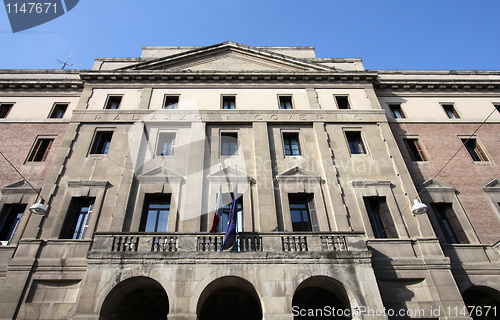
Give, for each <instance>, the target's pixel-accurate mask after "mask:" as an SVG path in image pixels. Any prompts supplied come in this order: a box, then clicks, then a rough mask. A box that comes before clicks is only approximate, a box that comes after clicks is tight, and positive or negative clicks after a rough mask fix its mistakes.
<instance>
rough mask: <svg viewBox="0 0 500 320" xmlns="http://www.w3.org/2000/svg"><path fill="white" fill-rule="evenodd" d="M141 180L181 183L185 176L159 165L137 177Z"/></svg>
mask: <svg viewBox="0 0 500 320" xmlns="http://www.w3.org/2000/svg"><path fill="white" fill-rule="evenodd" d="M137 180H139V181H140V182H165V183H166V182H174V183H179V182H181V181H182V180H184V177H183V176H182V175H180V174H179V173H177V172H175V171H172V170H170V169H168V168H165V167H163V166H161V167H157V168H155V169H153V170H150V171H148V172H146V173H143V174H141V175H139V176H138V177H137Z"/></svg>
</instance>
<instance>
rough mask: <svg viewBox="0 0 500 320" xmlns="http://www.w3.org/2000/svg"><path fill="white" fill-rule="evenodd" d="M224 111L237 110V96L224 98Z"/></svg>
mask: <svg viewBox="0 0 500 320" xmlns="http://www.w3.org/2000/svg"><path fill="white" fill-rule="evenodd" d="M222 109H236V97H235V96H223V97H222Z"/></svg>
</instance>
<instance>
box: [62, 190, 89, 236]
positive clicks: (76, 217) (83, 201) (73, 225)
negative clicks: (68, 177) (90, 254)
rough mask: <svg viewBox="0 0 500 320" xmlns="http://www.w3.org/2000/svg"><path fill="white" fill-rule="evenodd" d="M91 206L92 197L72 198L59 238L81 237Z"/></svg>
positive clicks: (85, 229)
mask: <svg viewBox="0 0 500 320" xmlns="http://www.w3.org/2000/svg"><path fill="white" fill-rule="evenodd" d="M93 206H94V198H87V197H81V198H73V199H72V200H71V204H70V206H69V209H68V213H67V214H66V219H65V221H64V225H63V228H62V230H61V235H60V238H61V239H83V237H84V236H85V232H86V231H87V224H88V219H89V217H90V214H91V213H92V207H93Z"/></svg>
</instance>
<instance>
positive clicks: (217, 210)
mask: <svg viewBox="0 0 500 320" xmlns="http://www.w3.org/2000/svg"><path fill="white" fill-rule="evenodd" d="M221 171H222V166H219V191H218V193H217V199H216V204H215V211H214V219H213V221H212V228H210V231H209V232H217V229H218V228H219V225H220V211H221V203H222V176H221Z"/></svg>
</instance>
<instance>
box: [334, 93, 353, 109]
mask: <svg viewBox="0 0 500 320" xmlns="http://www.w3.org/2000/svg"><path fill="white" fill-rule="evenodd" d="M335 102H336V103H337V108H339V109H351V106H350V105H349V97H348V96H335Z"/></svg>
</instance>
